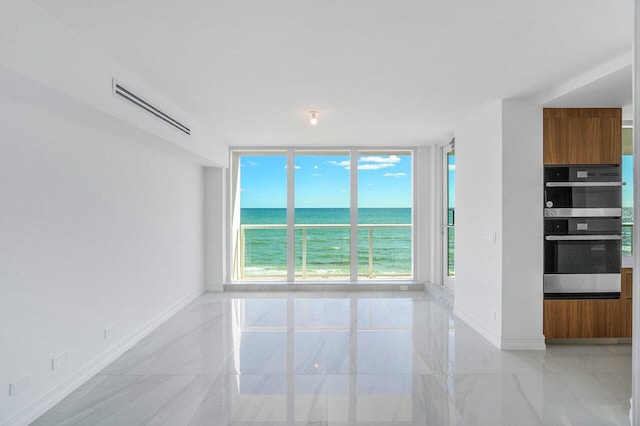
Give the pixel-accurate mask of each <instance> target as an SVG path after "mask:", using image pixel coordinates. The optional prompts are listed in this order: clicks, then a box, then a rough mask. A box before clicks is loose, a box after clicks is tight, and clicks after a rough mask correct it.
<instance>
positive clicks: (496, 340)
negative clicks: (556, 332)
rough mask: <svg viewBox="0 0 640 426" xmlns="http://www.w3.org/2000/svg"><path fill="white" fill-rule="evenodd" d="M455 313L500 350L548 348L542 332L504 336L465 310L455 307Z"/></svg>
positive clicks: (539, 349)
mask: <svg viewBox="0 0 640 426" xmlns="http://www.w3.org/2000/svg"><path fill="white" fill-rule="evenodd" d="M453 314H454V315H455V316H456V317H458V318H460V319H461V320H462V321H464V322H465V323H466V324H467V325H468V326H469V327H471V328H473V329H474V330H475V331H476V332H477V333H478V334H480V335H481V336H482V337H484V338H485V339H487V340H488V341H489V342H491V343H492V344H493V345H494V346H495V347H496V348H498V349H500V350H504V351H518V350H526V351H544V350H545V349H547V345H546V344H545V341H544V336H543V335H542V334H541V335H540V337H502V336H501V335H497V334H495V333H494V332H492V331H491V330H489V329H488V328H486V327H485V326H484V325H483V324H481V323H480V322H479V321H477V320H476V319H475V318H473V317H471V316H470V315H467V314H466V313H465V312H461V311H460V310H458V309H454V310H453Z"/></svg>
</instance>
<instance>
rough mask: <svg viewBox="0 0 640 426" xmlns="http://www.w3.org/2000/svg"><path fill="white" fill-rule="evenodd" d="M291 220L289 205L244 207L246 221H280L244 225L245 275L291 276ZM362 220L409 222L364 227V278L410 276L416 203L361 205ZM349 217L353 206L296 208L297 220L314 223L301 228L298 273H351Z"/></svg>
mask: <svg viewBox="0 0 640 426" xmlns="http://www.w3.org/2000/svg"><path fill="white" fill-rule="evenodd" d="M286 221H287V211H286V209H242V210H241V213H240V223H241V224H242V225H281V227H279V228H276V229H273V228H272V229H245V231H244V232H245V267H244V271H245V274H244V277H245V278H261V277H278V278H281V277H285V276H286V259H287V231H286V229H285V228H284V226H282V225H285V224H286ZM358 221H359V223H360V224H361V225H370V224H380V225H389V224H396V225H407V226H406V227H395V228H384V227H382V228H380V227H372V228H369V227H366V226H365V227H362V226H361V227H360V228H359V230H358V275H359V276H360V277H363V278H365V277H371V278H410V277H411V276H412V243H411V234H412V233H411V227H410V226H409V225H410V224H411V209H410V208H363V209H359V210H358ZM349 222H350V212H349V209H330V208H327V209H300V208H299V209H296V211H295V223H296V225H311V226H310V227H307V228H306V229H304V230H303V229H296V233H295V265H296V276H297V277H299V278H348V277H349V268H350V241H351V236H350V230H349ZM313 225H325V226H321V227H313ZM326 225H336V226H326ZM370 238H371V240H370ZM370 241H371V245H372V250H371V251H370Z"/></svg>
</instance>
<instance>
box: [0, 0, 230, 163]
mask: <svg viewBox="0 0 640 426" xmlns="http://www.w3.org/2000/svg"><path fill="white" fill-rule="evenodd" d="M112 78H116V79H117V80H118V81H119V82H120V83H121V84H123V85H124V86H125V87H127V88H128V89H130V90H133V91H134V92H135V93H136V94H138V95H140V96H142V97H143V98H144V99H145V100H147V101H149V102H152V103H153V104H154V105H157V106H158V107H160V108H161V109H163V110H164V111H166V112H167V113H169V114H170V115H172V116H174V117H175V118H177V119H178V120H179V121H180V122H182V123H184V124H186V125H188V127H189V128H190V129H191V131H192V133H191V135H190V136H187V135H185V134H184V133H182V132H180V131H179V130H177V129H175V128H173V127H172V126H170V125H168V124H167V123H165V122H163V121H161V120H159V119H157V118H156V117H154V116H153V115H152V114H149V113H148V112H146V111H144V110H142V109H140V108H138V107H136V106H133V105H131V104H129V103H127V102H126V101H124V100H122V99H121V98H120V97H118V96H116V95H114V94H113V93H112V84H111V81H112ZM2 93H4V94H5V95H9V96H14V97H20V98H21V99H28V100H29V101H30V102H33V103H35V104H38V105H40V106H43V107H45V108H48V109H52V110H55V111H57V112H58V113H60V114H65V115H67V116H69V117H73V118H75V119H78V120H80V121H83V122H90V123H92V125H94V126H96V127H99V128H101V129H103V130H106V131H109V132H111V133H117V134H119V135H120V136H123V137H126V138H129V137H131V135H132V134H135V135H136V138H138V139H139V140H140V141H144V143H147V144H149V145H153V146H154V147H156V148H158V149H162V150H165V151H166V152H170V153H171V154H172V155H180V156H182V157H183V158H188V159H190V160H192V161H196V162H199V163H200V164H202V165H209V166H211V165H213V166H222V167H226V165H227V162H228V154H227V145H226V144H224V143H221V142H220V140H219V139H217V138H213V137H212V134H211V131H210V129H208V128H206V127H205V126H204V125H203V124H202V123H200V122H199V121H198V120H196V119H195V118H194V117H193V116H192V115H190V114H189V113H187V112H185V111H183V110H181V109H180V108H179V107H178V106H177V105H175V104H174V103H173V102H171V101H170V100H168V99H166V98H165V97H164V96H163V95H162V94H160V93H157V92H156V91H155V90H154V88H152V87H150V86H149V85H148V84H147V83H146V82H145V81H144V80H143V79H141V78H139V77H138V76H137V75H135V74H134V73H133V72H131V71H130V70H128V69H126V68H124V67H123V66H121V65H120V64H118V63H117V62H115V61H114V60H113V59H112V58H111V57H109V56H107V55H106V54H104V53H103V52H102V51H100V50H98V49H96V48H95V47H93V46H92V45H91V44H90V43H89V42H87V41H86V40H84V39H82V38H81V37H80V36H78V35H77V34H76V33H74V32H73V31H71V30H70V29H69V28H68V27H66V26H64V25H63V24H62V23H61V22H59V21H58V20H57V19H55V18H53V17H51V16H50V15H48V14H47V13H46V12H44V11H43V10H42V9H40V8H38V7H37V6H35V5H34V4H33V3H31V2H30V1H25V0H2V1H0V94H2Z"/></svg>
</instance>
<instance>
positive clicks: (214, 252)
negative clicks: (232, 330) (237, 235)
mask: <svg viewBox="0 0 640 426" xmlns="http://www.w3.org/2000/svg"><path fill="white" fill-rule="evenodd" d="M226 177H227V170H225V169H221V168H218V167H206V168H205V169H204V206H205V208H204V244H205V250H204V256H205V261H204V267H205V272H204V275H205V288H206V289H207V291H222V290H223V285H224V283H225V282H226V281H227V279H228V277H227V255H226V252H227V250H226V241H227V239H226V236H227V230H228V228H227V227H228V222H227V179H226Z"/></svg>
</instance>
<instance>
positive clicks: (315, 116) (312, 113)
mask: <svg viewBox="0 0 640 426" xmlns="http://www.w3.org/2000/svg"><path fill="white" fill-rule="evenodd" d="M318 115H319V113H318V111H309V117H311V118H310V119H309V123H311V125H312V126H315V125H316V124H318Z"/></svg>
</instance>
